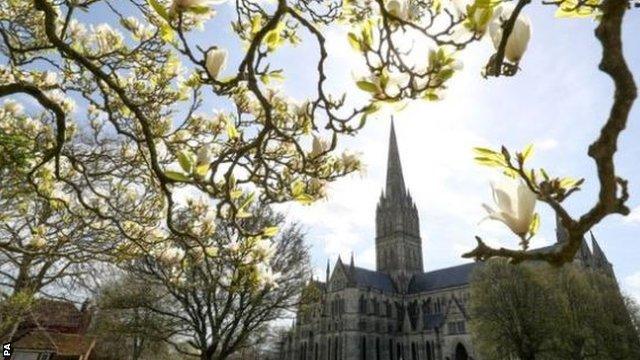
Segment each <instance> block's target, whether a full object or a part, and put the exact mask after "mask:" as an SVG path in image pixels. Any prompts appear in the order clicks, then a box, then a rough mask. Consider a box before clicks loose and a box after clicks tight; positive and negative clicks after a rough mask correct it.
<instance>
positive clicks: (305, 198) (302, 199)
mask: <svg viewBox="0 0 640 360" xmlns="http://www.w3.org/2000/svg"><path fill="white" fill-rule="evenodd" d="M295 199H296V201H297V202H299V203H301V204H302V205H310V204H311V203H312V202H313V201H314V200H315V199H314V198H313V196H311V195H309V194H300V195H298V196H296V197H295Z"/></svg>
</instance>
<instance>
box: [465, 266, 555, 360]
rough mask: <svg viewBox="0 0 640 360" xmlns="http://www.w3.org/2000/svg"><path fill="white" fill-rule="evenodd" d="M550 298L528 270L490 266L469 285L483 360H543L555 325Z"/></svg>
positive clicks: (473, 330)
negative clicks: (515, 359)
mask: <svg viewBox="0 0 640 360" xmlns="http://www.w3.org/2000/svg"><path fill="white" fill-rule="evenodd" d="M552 302H553V299H552V296H551V294H549V293H548V292H546V291H545V289H544V287H543V286H542V284H540V283H539V282H537V281H535V279H534V274H533V272H532V271H530V270H529V269H528V268H526V267H525V266H520V265H518V266H513V265H510V264H508V263H507V262H506V261H502V260H494V261H489V262H487V263H486V264H485V265H484V266H482V267H481V268H480V269H479V270H477V271H476V272H475V273H474V274H473V279H472V282H471V308H470V311H471V324H470V325H471V333H472V335H473V337H474V341H475V344H476V346H477V348H478V351H479V353H480V354H481V358H482V359H487V360H493V359H495V360H498V359H508V358H513V357H517V358H518V359H522V360H534V359H539V358H540V356H541V355H542V354H543V353H544V352H545V351H548V349H549V347H550V346H551V341H552V338H551V337H550V336H549V334H550V333H551V332H552V331H553V327H554V326H555V324H554V322H553V320H552V319H553V313H554V311H555V310H554V309H553V308H552V306H551V304H552Z"/></svg>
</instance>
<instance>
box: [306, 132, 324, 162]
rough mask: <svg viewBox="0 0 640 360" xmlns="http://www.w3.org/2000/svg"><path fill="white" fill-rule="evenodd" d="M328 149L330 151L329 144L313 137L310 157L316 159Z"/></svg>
mask: <svg viewBox="0 0 640 360" xmlns="http://www.w3.org/2000/svg"><path fill="white" fill-rule="evenodd" d="M327 149H328V144H327V143H326V142H325V141H324V140H322V139H320V138H319V137H317V136H315V135H313V142H312V144H311V153H309V155H311V157H316V156H318V155H320V154H321V153H323V152H325V151H326V150H327Z"/></svg>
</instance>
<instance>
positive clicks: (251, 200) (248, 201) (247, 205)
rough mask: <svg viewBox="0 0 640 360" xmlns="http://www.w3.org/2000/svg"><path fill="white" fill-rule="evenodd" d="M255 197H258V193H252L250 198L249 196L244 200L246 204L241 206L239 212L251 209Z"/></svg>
mask: <svg viewBox="0 0 640 360" xmlns="http://www.w3.org/2000/svg"><path fill="white" fill-rule="evenodd" d="M255 196H256V193H254V192H251V193H250V194H249V196H247V198H246V199H245V200H244V202H243V203H242V204H241V205H240V207H239V208H238V210H243V209H246V208H247V207H249V205H251V203H252V202H253V198H254V197H255Z"/></svg>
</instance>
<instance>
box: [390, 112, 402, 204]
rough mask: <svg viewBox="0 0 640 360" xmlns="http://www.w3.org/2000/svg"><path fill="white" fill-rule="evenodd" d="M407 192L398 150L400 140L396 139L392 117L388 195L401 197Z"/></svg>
mask: <svg viewBox="0 0 640 360" xmlns="http://www.w3.org/2000/svg"><path fill="white" fill-rule="evenodd" d="M405 193H406V190H405V185H404V177H403V176H402V164H401V163H400V152H399V151H398V141H397V140H396V130H395V127H394V125H393V119H391V133H390V134H389V155H388V158H387V186H386V194H385V195H386V196H387V197H391V198H400V197H402V196H404V195H405Z"/></svg>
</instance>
